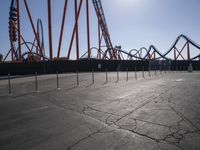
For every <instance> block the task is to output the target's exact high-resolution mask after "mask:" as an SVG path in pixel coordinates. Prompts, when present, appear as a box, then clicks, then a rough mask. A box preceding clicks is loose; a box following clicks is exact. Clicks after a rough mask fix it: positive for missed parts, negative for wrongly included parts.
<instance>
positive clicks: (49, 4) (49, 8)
mask: <svg viewBox="0 0 200 150" xmlns="http://www.w3.org/2000/svg"><path fill="white" fill-rule="evenodd" d="M47 4H48V28H49V55H50V60H51V61H53V50H52V30H51V26H52V24H51V0H47ZM39 44H40V43H39Z"/></svg>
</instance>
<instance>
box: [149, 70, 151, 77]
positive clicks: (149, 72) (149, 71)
mask: <svg viewBox="0 0 200 150" xmlns="http://www.w3.org/2000/svg"><path fill="white" fill-rule="evenodd" d="M149 77H151V70H150V68H149Z"/></svg>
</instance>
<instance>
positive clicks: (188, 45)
mask: <svg viewBox="0 0 200 150" xmlns="http://www.w3.org/2000/svg"><path fill="white" fill-rule="evenodd" d="M187 56H188V60H190V43H189V42H187Z"/></svg>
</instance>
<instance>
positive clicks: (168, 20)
mask: <svg viewBox="0 0 200 150" xmlns="http://www.w3.org/2000/svg"><path fill="white" fill-rule="evenodd" d="M20 2H21V4H20V7H21V9H20V10H21V12H20V13H21V25H22V26H21V28H22V29H23V31H22V35H23V36H24V38H25V39H26V40H27V41H32V40H33V33H32V29H31V27H30V22H29V20H28V17H27V13H26V11H25V6H24V4H23V0H20ZM27 2H28V4H29V7H30V11H31V14H32V16H33V20H34V23H35V25H36V21H37V18H41V19H42V21H43V26H44V34H45V48H46V50H47V54H48V24H47V0H27ZM63 4H64V0H52V27H53V49H54V56H56V54H57V47H58V37H59V32H60V26H61V18H62V10H63ZM84 4H85V3H84ZM102 4H103V8H104V12H105V15H106V19H107V24H108V28H109V31H110V35H111V39H112V42H113V45H122V48H123V49H125V50H127V51H128V50H130V49H132V48H136V49H139V48H141V47H143V46H145V47H149V45H151V44H153V45H155V46H156V47H158V49H159V50H160V51H162V52H163V53H164V52H165V51H166V50H167V49H168V48H169V47H170V46H171V44H172V43H173V42H174V40H175V39H176V37H177V36H178V35H179V34H185V35H187V36H189V37H190V38H191V39H193V40H194V41H196V42H197V43H199V44H200V16H199V15H200V0H102ZM9 6H10V0H1V2H0V10H1V13H0V52H1V53H3V55H5V54H6V52H7V51H8V49H9V47H10V45H9V37H8V13H9ZM81 13H82V15H81V17H80V20H79V28H80V29H79V30H80V48H81V50H80V51H81V52H80V53H81V54H83V53H84V52H85V51H86V49H87V44H86V26H85V24H86V22H85V9H84V7H83V9H82V12H81ZM73 15H74V12H73V0H69V5H68V14H67V18H66V24H65V32H64V37H63V45H62V51H61V55H62V56H67V49H68V45H69V40H70V37H71V30H72V27H73V25H74V16H73ZM90 21H91V24H90V26H91V43H92V44H91V47H93V46H97V23H96V21H97V20H96V16H95V12H94V8H93V6H92V0H90ZM74 56H75V47H73V52H72V57H74Z"/></svg>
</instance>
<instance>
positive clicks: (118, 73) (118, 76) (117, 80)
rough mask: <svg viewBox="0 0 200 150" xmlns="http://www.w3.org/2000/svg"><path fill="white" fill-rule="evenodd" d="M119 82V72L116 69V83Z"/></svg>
mask: <svg viewBox="0 0 200 150" xmlns="http://www.w3.org/2000/svg"><path fill="white" fill-rule="evenodd" d="M118 81H119V70H118V68H117V82H118Z"/></svg>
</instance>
